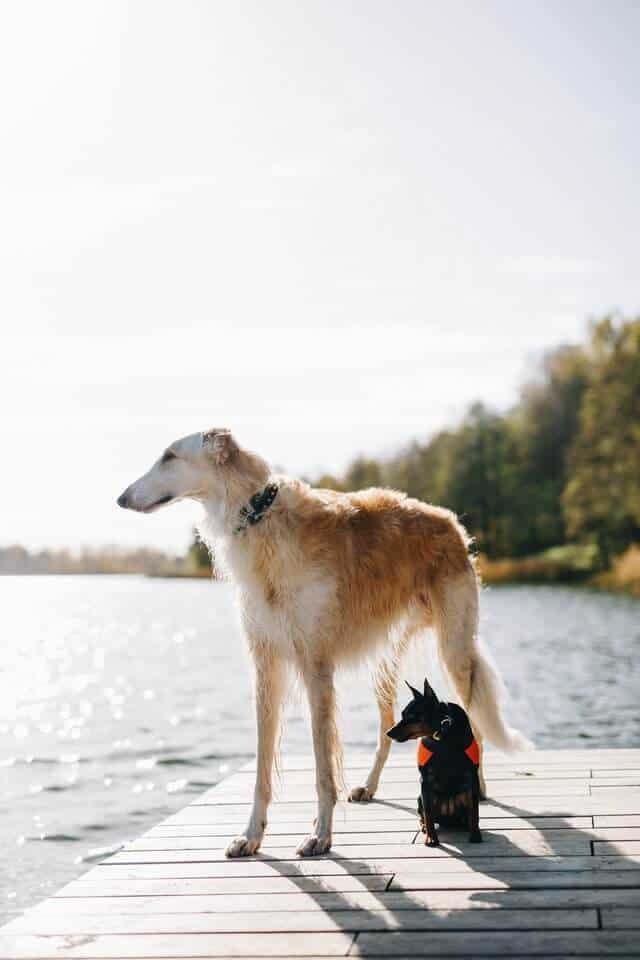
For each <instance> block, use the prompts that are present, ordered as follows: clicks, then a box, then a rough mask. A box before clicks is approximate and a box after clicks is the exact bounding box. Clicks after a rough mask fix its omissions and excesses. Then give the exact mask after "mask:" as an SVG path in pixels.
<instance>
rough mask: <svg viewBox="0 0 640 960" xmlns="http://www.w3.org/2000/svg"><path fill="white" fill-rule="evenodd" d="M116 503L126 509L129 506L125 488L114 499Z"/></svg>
mask: <svg viewBox="0 0 640 960" xmlns="http://www.w3.org/2000/svg"><path fill="white" fill-rule="evenodd" d="M116 503H117V504H118V506H119V507H124V508H125V510H126V508H127V507H128V506H129V498H128V497H127V490H125V491H124V493H121V494H120V496H119V497H118V499H117V500H116Z"/></svg>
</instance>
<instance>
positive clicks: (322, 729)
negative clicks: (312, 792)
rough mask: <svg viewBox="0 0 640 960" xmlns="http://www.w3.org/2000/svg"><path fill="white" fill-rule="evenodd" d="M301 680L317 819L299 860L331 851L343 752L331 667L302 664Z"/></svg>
mask: <svg viewBox="0 0 640 960" xmlns="http://www.w3.org/2000/svg"><path fill="white" fill-rule="evenodd" d="M302 677H303V680H304V684H305V686H306V688H307V696H308V697H309V707H310V709H311V729H312V733H313V750H314V753H315V759H316V792H317V794H318V816H317V818H316V820H315V823H314V832H313V833H312V834H311V835H310V836H308V837H306V838H305V839H304V840H303V841H302V843H301V844H300V846H299V847H298V849H297V851H296V853H297V854H298V856H300V857H311V856H314V855H316V856H317V855H318V854H321V853H326V851H327V850H329V848H330V847H331V840H332V830H333V809H334V807H335V805H336V800H337V799H338V787H337V782H336V781H337V772H338V770H340V769H341V766H342V763H341V761H342V752H341V747H340V739H339V736H338V729H337V726H336V694H335V688H334V686H333V664H330V663H326V662H323V663H318V662H316V663H311V664H305V665H304V667H303V668H302Z"/></svg>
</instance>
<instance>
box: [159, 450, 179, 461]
mask: <svg viewBox="0 0 640 960" xmlns="http://www.w3.org/2000/svg"><path fill="white" fill-rule="evenodd" d="M170 460H177V457H176V455H175V453H173V451H172V450H165V452H164V453H163V454H162V459H161V460H160V463H169V461H170Z"/></svg>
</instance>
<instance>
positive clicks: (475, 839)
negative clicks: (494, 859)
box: [469, 830, 482, 843]
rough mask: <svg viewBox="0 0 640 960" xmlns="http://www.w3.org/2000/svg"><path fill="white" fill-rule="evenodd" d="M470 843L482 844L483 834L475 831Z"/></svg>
mask: <svg viewBox="0 0 640 960" xmlns="http://www.w3.org/2000/svg"><path fill="white" fill-rule="evenodd" d="M469 843H482V834H481V833H480V831H479V830H474V832H473V833H472V834H471V836H470V837H469Z"/></svg>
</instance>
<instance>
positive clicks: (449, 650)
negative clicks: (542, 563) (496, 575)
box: [430, 564, 530, 795]
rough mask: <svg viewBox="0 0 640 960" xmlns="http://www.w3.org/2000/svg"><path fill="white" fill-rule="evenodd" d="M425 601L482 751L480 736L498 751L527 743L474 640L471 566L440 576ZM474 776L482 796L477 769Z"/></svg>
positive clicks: (475, 593)
mask: <svg viewBox="0 0 640 960" xmlns="http://www.w3.org/2000/svg"><path fill="white" fill-rule="evenodd" d="M430 599H431V604H432V608H433V615H434V622H435V627H436V632H437V636H438V653H439V655H440V659H441V660H442V663H443V664H444V666H445V668H446V671H447V673H448V675H449V677H450V678H451V680H452V681H453V684H454V686H455V688H456V690H457V692H458V696H459V697H460V700H461V702H462V706H463V707H464V709H465V710H466V711H467V713H468V714H469V719H470V721H471V726H472V727H473V731H474V735H475V736H476V738H477V740H478V743H479V745H480V748H481V753H482V740H483V738H486V739H487V740H490V741H491V742H492V743H493V744H495V746H497V747H498V748H499V749H500V750H506V751H510V750H520V749H525V748H527V747H529V746H530V744H529V742H528V741H527V740H526V738H525V737H523V736H522V734H520V733H518V731H517V730H512V729H511V728H509V727H508V726H507V725H506V723H505V721H504V717H503V715H502V710H501V706H500V697H501V686H502V685H501V682H500V678H499V676H498V673H497V671H496V670H495V668H494V667H493V666H492V664H491V662H490V660H489V658H488V657H487V655H486V653H485V652H484V651H483V649H482V647H481V646H480V644H479V642H478V584H477V580H476V575H475V571H474V570H473V568H472V566H471V564H469V567H468V569H467V570H466V571H464V572H462V573H458V574H456V575H454V576H451V575H449V576H446V577H441V578H439V579H438V580H437V581H436V582H435V583H434V584H433V586H432V588H431V591H430ZM478 774H479V778H480V789H481V791H482V793H483V795H484V794H485V784H484V777H483V774H482V767H480V769H479V771H478Z"/></svg>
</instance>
